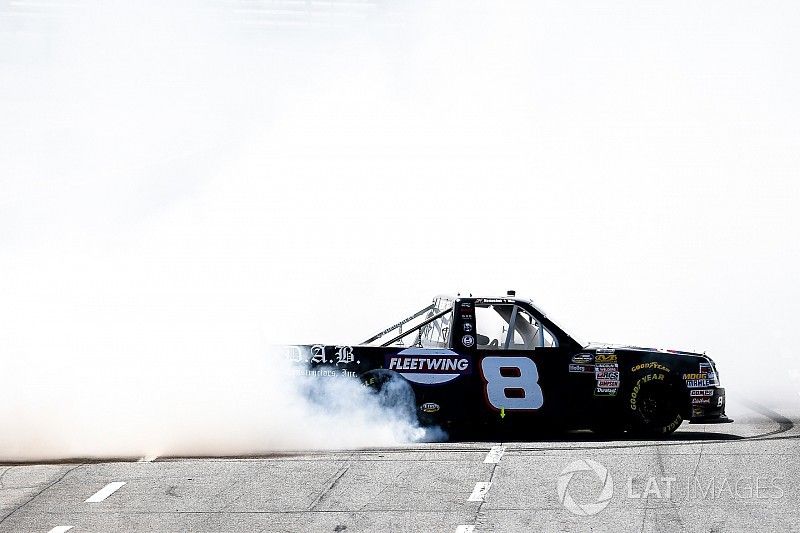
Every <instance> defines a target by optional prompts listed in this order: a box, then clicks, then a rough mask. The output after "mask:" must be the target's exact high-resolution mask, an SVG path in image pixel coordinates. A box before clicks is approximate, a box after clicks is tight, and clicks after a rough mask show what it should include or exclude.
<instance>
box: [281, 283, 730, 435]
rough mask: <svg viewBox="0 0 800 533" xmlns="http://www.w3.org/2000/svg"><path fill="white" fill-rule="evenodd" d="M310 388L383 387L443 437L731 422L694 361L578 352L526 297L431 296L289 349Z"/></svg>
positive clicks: (715, 379) (647, 430)
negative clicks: (321, 382) (345, 332)
mask: <svg viewBox="0 0 800 533" xmlns="http://www.w3.org/2000/svg"><path fill="white" fill-rule="evenodd" d="M287 349H288V350H289V351H288V352H287V353H288V357H290V358H291V359H292V360H293V361H294V362H295V363H298V364H302V365H304V369H305V370H304V372H305V374H306V375H310V376H319V378H320V379H325V378H326V377H332V376H341V375H345V376H351V377H353V378H354V379H360V380H361V382H362V383H363V384H364V385H366V386H368V387H371V388H373V389H375V391H376V392H378V393H380V392H381V391H382V390H384V389H387V388H388V384H392V387H393V388H394V389H395V392H396V390H397V389H398V388H399V389H400V391H401V392H403V394H400V395H398V394H393V395H392V397H393V398H401V399H402V400H397V401H402V402H403V403H405V404H406V405H410V406H411V409H413V411H414V416H416V418H417V419H418V420H419V421H420V422H421V423H422V424H424V425H438V426H441V427H443V428H444V429H445V430H446V431H447V432H448V433H449V434H450V435H451V437H455V438H458V437H460V436H462V435H463V436H467V435H473V434H481V435H485V436H489V437H491V436H495V435H496V436H500V435H501V434H502V435H503V436H508V434H509V431H510V432H511V433H512V436H513V435H516V434H519V435H520V436H525V435H529V434H532V433H536V432H538V431H540V430H548V431H552V430H572V429H592V430H593V431H595V432H597V433H602V434H609V435H611V434H619V433H622V432H624V431H628V432H631V433H634V434H638V435H651V436H658V435H667V434H669V433H672V432H673V431H675V430H676V429H677V428H678V426H679V425H680V424H681V422H682V421H684V420H688V421H689V422H690V423H702V424H711V423H723V422H732V420H730V419H729V418H728V417H727V416H726V415H725V389H724V388H722V387H720V383H719V375H718V373H717V369H716V366H715V364H714V362H713V361H712V360H711V359H710V358H709V357H708V356H706V355H704V354H699V353H692V352H683V351H675V350H660V349H653V348H637V347H631V346H611V345H588V346H583V345H582V344H580V343H578V342H577V341H576V340H575V339H573V338H572V337H571V336H570V335H568V334H567V333H566V332H565V331H564V330H562V329H561V328H560V327H559V326H558V325H556V324H555V323H554V322H553V321H552V320H550V319H549V318H548V317H547V315H545V314H544V313H543V312H542V311H540V310H539V309H538V308H537V307H536V306H534V305H533V303H532V302H531V301H530V300H524V299H520V298H516V297H515V294H514V292H513V291H509V292H508V294H507V295H506V296H504V297H494V298H475V297H472V296H470V297H463V296H455V297H452V296H439V297H437V298H435V299H434V300H433V303H431V304H430V305H428V306H427V307H425V308H423V309H421V310H419V311H418V312H416V313H414V314H413V315H411V316H409V317H407V318H405V319H404V320H401V321H400V322H398V323H396V324H394V325H392V326H390V327H388V328H386V329H385V330H383V331H381V332H380V333H378V334H376V335H374V336H372V337H370V338H369V339H367V340H366V341H364V342H363V343H361V344H358V345H337V346H329V345H320V344H316V345H304V346H290V347H287Z"/></svg>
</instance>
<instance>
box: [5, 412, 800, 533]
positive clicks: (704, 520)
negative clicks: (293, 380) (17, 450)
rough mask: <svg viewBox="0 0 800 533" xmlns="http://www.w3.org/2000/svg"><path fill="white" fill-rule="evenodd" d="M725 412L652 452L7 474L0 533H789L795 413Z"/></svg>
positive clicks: (423, 455)
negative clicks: (727, 418)
mask: <svg viewBox="0 0 800 533" xmlns="http://www.w3.org/2000/svg"><path fill="white" fill-rule="evenodd" d="M731 407H732V408H731V409H729V411H733V412H732V415H733V416H735V417H736V422H735V423H734V424H724V425H708V426H701V425H689V424H686V423H684V424H683V425H682V426H681V428H680V429H679V430H678V432H676V433H675V434H674V435H673V436H672V437H670V438H669V439H668V440H661V441H636V440H608V441H606V440H599V439H597V438H596V437H595V436H593V435H592V434H590V433H585V434H584V433H578V434H574V435H569V436H565V437H564V438H563V439H561V440H556V441H547V442H471V443H440V444H421V445H413V446H408V447H402V448H393V449H368V450H351V451H337V452H303V453H291V454H283V455H275V456H269V457H257V458H230V459H170V458H156V459H154V460H149V459H152V458H148V460H142V461H140V462H131V461H108V462H70V463H59V464H38V465H36V464H24V465H12V464H4V465H0V531H15V532H16V531H36V532H49V531H52V532H53V533H58V532H64V531H70V532H76V533H77V532H80V531H270V532H274V531H330V532H341V531H347V532H353V531H437V532H456V531H459V532H465V533H466V532H469V531H475V532H479V531H502V532H508V531H575V530H581V531H588V530H589V529H590V528H591V529H592V530H594V531H606V530H607V531H637V532H638V531H677V530H687V531H800V509H799V507H800V505H798V504H800V492H799V491H798V488H797V487H796V486H795V481H800V466H799V465H798V454H800V447H798V438H800V433H799V431H800V427H798V422H800V409H797V407H785V406H784V407H781V406H769V407H766V406H764V405H761V404H753V403H748V404H744V405H738V406H736V405H732V406H731ZM586 460H588V461H586ZM576 461H577V462H576ZM569 465H572V467H573V468H577V469H580V468H583V470H576V471H574V472H573V473H572V474H570V472H569V469H568V466H569ZM596 465H599V467H597V466H596ZM565 469H567V471H566V472H565ZM559 477H561V484H562V489H563V490H562V493H561V494H559V490H558V485H559ZM609 483H610V484H611V486H610V487H609V486H608V484H609ZM604 488H605V490H604ZM609 489H611V491H610V492H609ZM609 495H610V497H608V496H609ZM87 500H89V501H87ZM565 503H566V506H565ZM567 507H571V508H572V510H570V509H567ZM582 514H583V515H585V516H581V515H582ZM70 526H71V529H68V528H70Z"/></svg>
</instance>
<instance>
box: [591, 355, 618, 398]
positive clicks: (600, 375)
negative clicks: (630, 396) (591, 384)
mask: <svg viewBox="0 0 800 533" xmlns="http://www.w3.org/2000/svg"><path fill="white" fill-rule="evenodd" d="M594 379H595V381H596V384H595V389H594V395H595V396H616V395H617V391H619V365H618V364H617V363H596V364H595V365H594Z"/></svg>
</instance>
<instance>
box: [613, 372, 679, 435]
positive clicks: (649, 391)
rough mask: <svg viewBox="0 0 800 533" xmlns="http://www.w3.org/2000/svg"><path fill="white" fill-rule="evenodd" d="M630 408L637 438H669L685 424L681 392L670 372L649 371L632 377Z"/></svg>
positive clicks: (629, 394) (629, 395)
mask: <svg viewBox="0 0 800 533" xmlns="http://www.w3.org/2000/svg"><path fill="white" fill-rule="evenodd" d="M631 383H632V387H631V388H630V391H629V393H628V401H627V404H626V406H625V407H626V409H627V410H628V412H629V414H630V421H631V432H632V433H634V434H637V435H649V436H658V435H669V434H670V433H672V432H673V431H675V430H676V429H678V426H680V425H681V422H682V420H683V419H682V418H681V414H680V403H679V401H678V398H679V391H678V387H677V386H676V385H675V383H674V381H673V380H672V379H671V378H670V375H669V374H668V373H667V372H664V371H661V370H645V371H642V372H636V373H634V374H633V376H632V380H631Z"/></svg>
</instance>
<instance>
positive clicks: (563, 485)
mask: <svg viewBox="0 0 800 533" xmlns="http://www.w3.org/2000/svg"><path fill="white" fill-rule="evenodd" d="M585 471H591V472H594V473H595V475H596V476H597V477H598V479H600V481H601V482H602V483H603V488H602V490H601V491H600V494H599V495H598V496H597V501H595V502H594V503H591V502H590V503H578V502H576V501H575V500H574V499H573V498H572V496H571V495H570V493H569V490H568V489H569V482H570V481H571V480H572V476H574V475H575V473H576V472H585ZM556 489H557V490H558V500H559V501H560V502H561V505H563V506H564V507H565V508H566V509H567V510H568V511H570V512H571V513H573V514H576V515H578V516H590V515H594V514H597V513H599V512H600V511H602V510H603V509H605V508H606V507H607V506H608V503H609V502H610V501H611V496H613V495H614V480H612V479H611V474H609V473H608V469H606V467H605V466H603V465H601V464H600V463H598V462H596V461H592V460H591V459H578V460H577V461H572V462H571V463H570V464H568V465H567V466H566V468H564V470H562V471H561V475H559V476H558V481H557V483H556Z"/></svg>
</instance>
